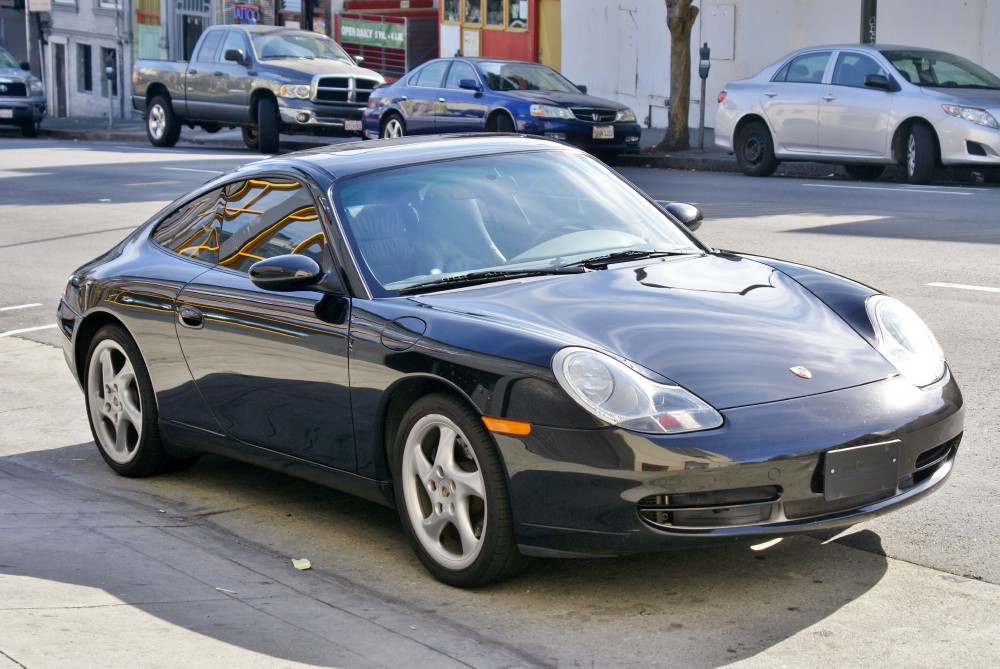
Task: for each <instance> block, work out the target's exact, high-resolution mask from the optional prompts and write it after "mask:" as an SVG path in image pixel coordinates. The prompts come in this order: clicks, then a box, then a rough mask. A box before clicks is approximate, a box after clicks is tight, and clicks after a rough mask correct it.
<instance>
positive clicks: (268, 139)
mask: <svg viewBox="0 0 1000 669" xmlns="http://www.w3.org/2000/svg"><path fill="white" fill-rule="evenodd" d="M278 144H279V141H278V103H277V102H276V101H275V100H274V98H262V99H261V101H260V102H258V103H257V150H258V151H260V152H261V153H277V152H278Z"/></svg>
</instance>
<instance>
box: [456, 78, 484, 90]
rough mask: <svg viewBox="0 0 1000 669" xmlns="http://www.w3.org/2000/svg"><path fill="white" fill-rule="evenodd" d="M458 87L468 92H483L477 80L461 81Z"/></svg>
mask: <svg viewBox="0 0 1000 669" xmlns="http://www.w3.org/2000/svg"><path fill="white" fill-rule="evenodd" d="M458 87H459V88H462V89H464V90H467V91H476V92H477V93H478V92H480V91H481V90H483V89H482V87H481V86H480V85H479V82H478V81H476V80H475V79H460V80H459V82H458Z"/></svg>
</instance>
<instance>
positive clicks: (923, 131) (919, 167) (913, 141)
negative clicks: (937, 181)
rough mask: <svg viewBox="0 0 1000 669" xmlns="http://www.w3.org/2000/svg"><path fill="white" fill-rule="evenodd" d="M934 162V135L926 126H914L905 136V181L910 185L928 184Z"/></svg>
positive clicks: (935, 156) (932, 174)
mask: <svg viewBox="0 0 1000 669" xmlns="http://www.w3.org/2000/svg"><path fill="white" fill-rule="evenodd" d="M936 162H937V155H936V151H935V142H934V133H933V132H932V131H931V129H930V128H928V127H927V126H926V125H922V124H919V123H918V124H916V125H914V126H913V127H911V128H910V132H909V134H908V135H907V136H906V179H907V181H909V182H910V183H911V184H926V183H930V181H931V179H932V178H933V176H934V165H935V163H936Z"/></svg>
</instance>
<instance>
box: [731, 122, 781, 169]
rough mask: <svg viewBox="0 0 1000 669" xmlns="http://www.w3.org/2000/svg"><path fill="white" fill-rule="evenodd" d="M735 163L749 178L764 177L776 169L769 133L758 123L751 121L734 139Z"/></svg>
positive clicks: (776, 163) (776, 162)
mask: <svg viewBox="0 0 1000 669" xmlns="http://www.w3.org/2000/svg"><path fill="white" fill-rule="evenodd" d="M736 162H737V164H738V165H739V166H740V169H741V170H743V173H744V174H746V175H748V176H751V177H766V176H770V175H772V174H774V170H776V169H778V161H777V159H776V158H775V157H774V143H773V141H772V139H771V133H770V132H769V131H768V129H767V126H765V125H764V124H763V123H761V122H760V121H752V122H750V123H748V124H746V125H745V126H743V129H742V130H740V134H739V136H738V137H737V138H736Z"/></svg>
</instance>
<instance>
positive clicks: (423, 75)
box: [410, 60, 448, 88]
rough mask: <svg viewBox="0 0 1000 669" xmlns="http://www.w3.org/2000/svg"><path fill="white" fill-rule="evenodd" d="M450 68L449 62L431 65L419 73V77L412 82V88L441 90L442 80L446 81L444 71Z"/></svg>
mask: <svg viewBox="0 0 1000 669" xmlns="http://www.w3.org/2000/svg"><path fill="white" fill-rule="evenodd" d="M447 67H448V61H446V60H439V61H437V62H434V63H430V64H429V65H427V66H426V67H425V68H424V69H422V70H420V72H418V73H417V76H416V77H414V78H413V79H411V80H410V85H411V86H423V87H425V88H441V80H442V79H444V71H445V69H447Z"/></svg>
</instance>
